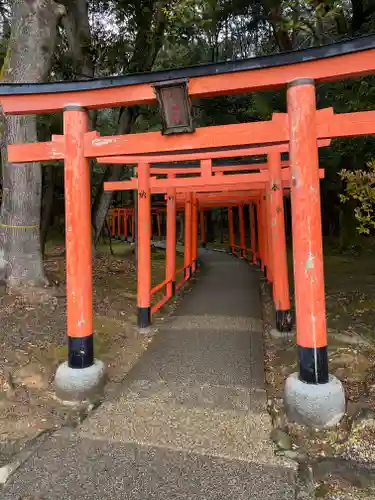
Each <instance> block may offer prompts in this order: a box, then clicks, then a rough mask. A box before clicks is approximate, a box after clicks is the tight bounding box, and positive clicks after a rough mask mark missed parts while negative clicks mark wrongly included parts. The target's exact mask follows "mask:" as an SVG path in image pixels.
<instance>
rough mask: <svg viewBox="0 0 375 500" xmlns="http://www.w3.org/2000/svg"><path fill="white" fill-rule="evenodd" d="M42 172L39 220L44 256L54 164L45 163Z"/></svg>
mask: <svg viewBox="0 0 375 500" xmlns="http://www.w3.org/2000/svg"><path fill="white" fill-rule="evenodd" d="M44 168H45V172H44V186H45V189H44V193H43V202H42V213H41V220H40V248H41V251H42V255H43V257H44V254H45V247H46V240H47V233H48V229H49V227H50V225H51V219H52V208H53V195H54V189H55V168H56V167H55V165H46V166H45V167H44Z"/></svg>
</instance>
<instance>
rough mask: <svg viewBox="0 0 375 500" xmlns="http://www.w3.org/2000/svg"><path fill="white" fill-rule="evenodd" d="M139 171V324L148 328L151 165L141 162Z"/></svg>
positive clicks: (149, 322) (149, 310) (149, 312)
mask: <svg viewBox="0 0 375 500" xmlns="http://www.w3.org/2000/svg"><path fill="white" fill-rule="evenodd" d="M137 172H138V193H137V194H138V210H137V212H138V213H137V215H138V225H137V231H138V234H137V251H138V266H137V289H138V294H137V298H138V299H137V300H138V326H139V328H140V329H141V330H145V329H148V328H149V326H150V324H151V305H150V300H151V245H150V239H151V190H150V165H149V164H148V163H140V164H139V165H138V167H137Z"/></svg>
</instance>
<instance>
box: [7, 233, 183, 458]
mask: <svg viewBox="0 0 375 500" xmlns="http://www.w3.org/2000/svg"><path fill="white" fill-rule="evenodd" d="M114 252H115V255H113V256H112V255H110V254H109V252H108V251H107V249H105V248H102V249H100V250H99V252H98V255H97V257H96V259H95V261H94V266H93V280H94V286H93V299H94V343H95V355H96V356H97V357H98V358H100V359H101V360H103V361H104V362H105V363H106V365H107V366H108V376H109V381H110V382H112V383H110V384H108V386H107V393H106V397H110V393H111V391H113V387H114V386H116V384H118V383H120V382H121V381H122V380H123V378H124V377H125V375H126V374H127V373H128V371H129V370H130V369H131V368H132V366H133V365H134V364H135V362H136V361H137V359H138V358H139V357H140V356H141V355H142V353H143V352H144V351H145V349H146V348H147V346H148V344H149V343H150V341H151V337H147V338H145V337H141V336H138V335H136V333H135V328H134V327H135V324H136V272H135V267H134V256H133V254H132V252H131V248H130V246H129V245H127V244H124V243H121V244H120V243H118V244H114ZM153 257H155V255H154V254H153ZM177 265H178V266H180V265H181V257H178V258H177ZM45 266H46V271H47V274H48V278H49V280H50V281H51V282H52V283H54V284H55V287H54V290H53V293H47V294H45V295H44V298H43V300H39V301H37V302H35V301H32V302H31V303H30V301H29V300H25V299H24V298H23V297H20V296H14V295H12V296H9V295H6V294H5V290H4V289H2V290H0V308H1V337H0V352H1V354H0V466H1V464H3V463H6V462H8V461H9V457H10V456H11V455H13V454H14V453H15V452H18V451H19V450H20V449H22V448H23V447H24V446H25V444H26V443H28V442H29V441H30V440H31V439H33V438H35V437H36V436H38V435H39V434H40V432H41V431H46V430H54V429H56V428H59V427H61V426H63V425H71V424H72V425H74V423H75V422H78V421H80V419H82V416H83V415H84V414H85V411H87V408H72V407H66V406H63V405H61V404H60V403H59V401H57V400H56V399H55V398H54V388H53V378H54V374H55V371H56V367H57V366H58V364H59V363H60V362H62V361H65V360H66V358H67V343H66V296H65V258H64V249H63V248H62V247H61V246H55V247H52V248H50V250H49V254H48V256H47V258H46V262H45ZM164 277H165V256H164V254H163V252H160V254H159V253H158V254H157V257H156V258H153V259H152V281H153V284H157V283H159V282H161V281H163V280H164ZM162 293H163V291H161V292H160V293H159V294H156V295H155V297H154V299H153V300H154V301H157V300H158V299H159V298H160V297H161V295H162ZM173 307H174V304H171V305H167V306H166V307H165V308H164V309H163V311H162V314H159V318H162V317H164V316H165V315H168V314H169V313H170V312H171V311H172V310H173Z"/></svg>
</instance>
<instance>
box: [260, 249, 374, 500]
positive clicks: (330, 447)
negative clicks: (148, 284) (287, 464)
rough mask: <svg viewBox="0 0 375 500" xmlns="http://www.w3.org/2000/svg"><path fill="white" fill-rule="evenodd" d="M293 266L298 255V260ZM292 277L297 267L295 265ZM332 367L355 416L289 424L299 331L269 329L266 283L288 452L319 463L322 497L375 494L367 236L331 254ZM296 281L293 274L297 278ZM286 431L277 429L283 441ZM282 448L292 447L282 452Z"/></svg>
mask: <svg viewBox="0 0 375 500" xmlns="http://www.w3.org/2000/svg"><path fill="white" fill-rule="evenodd" d="M290 264H291V259H290ZM290 275H291V277H292V269H291V265H290ZM325 279H326V301H327V323H328V338H329V361H330V371H331V373H334V374H335V375H336V376H337V377H338V378H339V379H340V380H341V381H342V383H343V385H344V388H345V392H346V396H347V401H348V405H347V414H346V416H345V418H344V419H343V421H342V422H341V425H339V426H338V427H337V428H335V429H333V430H330V431H314V430H312V431H309V432H308V431H307V430H306V429H304V428H302V427H300V426H297V425H294V424H290V423H287V422H286V420H285V418H284V414H283V408H282V396H283V386H284V381H285V378H286V377H287V376H288V375H289V374H290V373H292V372H293V371H296V370H297V362H296V346H295V337H294V333H292V334H291V335H289V337H288V338H284V339H275V338H273V337H271V336H270V335H269V334H267V333H269V332H270V329H271V327H272V326H273V317H274V312H273V308H272V301H271V295H270V287H269V286H268V285H266V284H265V282H264V283H263V287H262V288H263V298H264V301H263V304H264V306H263V307H264V311H263V314H264V320H265V325H266V337H265V338H266V379H267V384H268V392H269V396H270V407H271V413H272V414H273V416H274V423H275V426H276V427H278V428H281V429H282V430H283V431H285V433H286V434H287V435H289V436H290V437H291V438H292V440H291V441H289V442H288V438H287V436H285V435H283V434H281V435H280V436H281V439H286V446H284V445H285V443H281V446H280V447H281V448H285V447H286V448H291V449H290V450H287V451H286V455H287V456H288V455H290V457H291V458H293V459H297V460H301V457H304V458H303V459H302V460H303V461H304V463H309V464H310V465H311V470H312V471H313V472H314V487H315V495H316V498H325V499H327V500H328V499H329V500H361V499H366V500H369V499H373V498H375V468H374V467H375V253H374V246H373V242H369V241H367V242H366V245H365V248H364V249H362V250H361V251H360V252H359V253H356V252H353V251H352V252H347V253H346V254H342V253H341V254H340V253H339V252H335V251H332V250H331V251H329V252H327V254H326V255H325ZM291 281H292V280H291ZM280 436H277V434H276V441H277V439H278V438H280ZM281 453H285V450H284V451H281Z"/></svg>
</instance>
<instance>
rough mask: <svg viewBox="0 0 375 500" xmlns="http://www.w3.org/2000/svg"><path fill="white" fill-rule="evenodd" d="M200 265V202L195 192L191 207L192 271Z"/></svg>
mask: <svg viewBox="0 0 375 500" xmlns="http://www.w3.org/2000/svg"><path fill="white" fill-rule="evenodd" d="M197 267H198V202H197V198H196V196H195V194H193V196H192V207H191V272H192V273H193V274H194V273H195V272H196V270H197Z"/></svg>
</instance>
